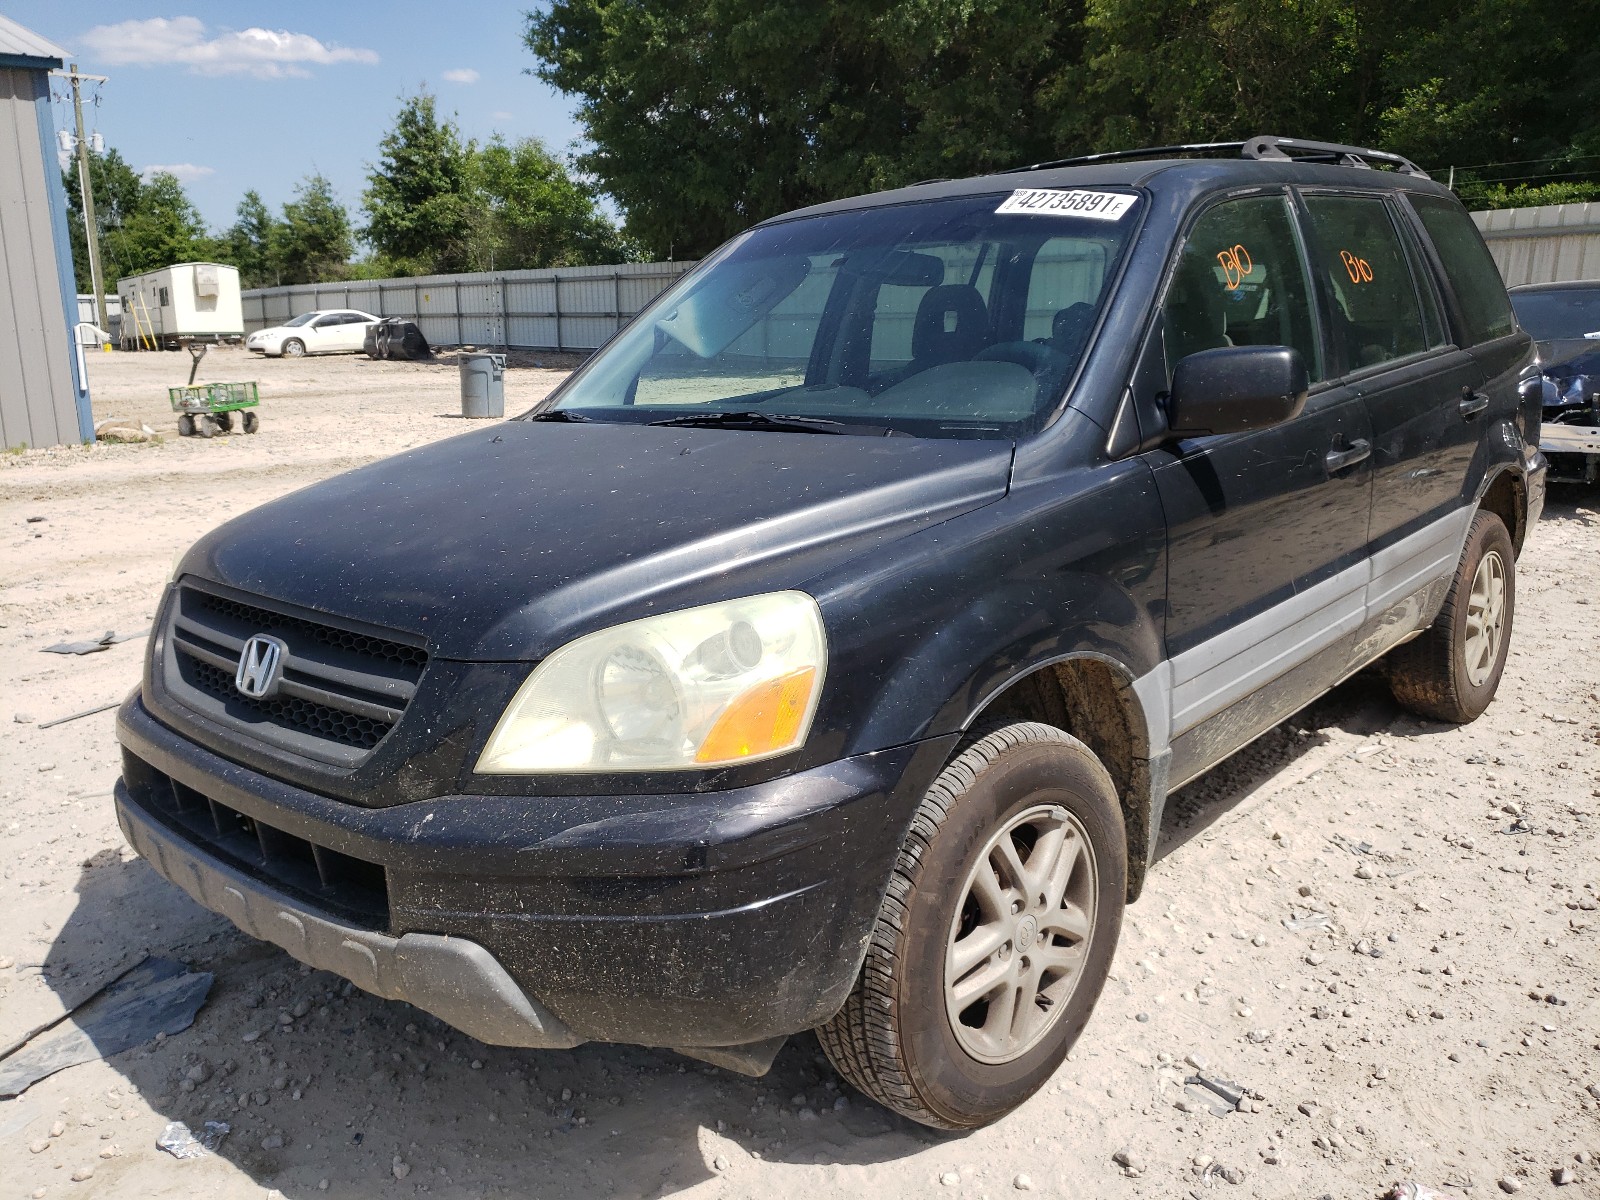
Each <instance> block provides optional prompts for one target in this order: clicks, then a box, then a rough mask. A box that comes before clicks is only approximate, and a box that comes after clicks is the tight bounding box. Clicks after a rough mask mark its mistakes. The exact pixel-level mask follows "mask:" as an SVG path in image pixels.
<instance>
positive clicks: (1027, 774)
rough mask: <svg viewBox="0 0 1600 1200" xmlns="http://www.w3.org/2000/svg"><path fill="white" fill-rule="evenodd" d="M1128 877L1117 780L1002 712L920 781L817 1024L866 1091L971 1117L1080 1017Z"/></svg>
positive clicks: (930, 1113)
mask: <svg viewBox="0 0 1600 1200" xmlns="http://www.w3.org/2000/svg"><path fill="white" fill-rule="evenodd" d="M1126 892H1127V843H1126V835H1125V832H1124V828H1123V823H1122V812H1121V809H1120V807H1119V805H1118V802H1117V793H1116V788H1115V786H1114V785H1113V784H1112V782H1111V778H1110V776H1109V775H1107V774H1106V771H1105V768H1104V767H1103V766H1101V764H1100V761H1099V760H1098V759H1097V758H1095V756H1094V754H1093V753H1091V752H1090V750H1089V748H1088V747H1087V746H1085V745H1084V744H1083V743H1082V742H1080V741H1078V740H1077V739H1076V738H1074V737H1072V736H1070V735H1069V734H1067V733H1065V732H1063V731H1062V730H1059V729H1056V728H1053V727H1052V726H1049V725H1041V724H1035V723H1031V722H1028V723H1019V724H1013V725H1006V726H1003V727H1001V728H998V729H995V730H994V731H993V732H991V733H989V734H987V735H986V736H984V737H982V738H980V739H978V740H977V741H976V742H974V743H973V744H972V745H970V746H968V747H967V748H966V749H965V750H964V751H962V753H961V754H959V755H958V756H957V757H956V758H955V759H954V760H953V761H952V762H951V763H950V764H949V766H947V767H946V768H945V769H944V771H943V772H942V773H941V774H940V776H939V778H938V779H936V780H935V781H934V784H933V786H932V787H931V788H930V789H929V791H928V794H927V796H926V797H925V798H924V799H923V802H922V805H921V807H920V808H919V809H918V810H917V814H916V816H915V817H914V818H913V820H912V823H911V830H910V832H909V834H908V835H907V837H906V840H905V843H904V845H903V846H902V847H901V850H900V855H899V859H898V861H897V862H896V864H895V869H894V873H893V875H892V876H891V878H890V882H889V889H888V893H887V895H886V896H885V897H884V900H883V906H882V908H881V910H880V912H879V915H878V924H877V927H876V928H875V930H874V932H873V935H872V939H871V941H870V943H869V945H868V948H867V956H866V962H865V963H864V964H863V966H862V969H861V975H860V977H859V978H858V979H857V981H856V985H855V988H854V990H853V991H852V992H851V994H850V997H849V999H848V1000H846V1001H845V1005H844V1007H843V1008H842V1009H841V1010H840V1011H839V1013H838V1014H837V1015H835V1016H834V1017H833V1019H832V1020H830V1021H829V1022H828V1023H827V1024H826V1025H824V1026H823V1027H822V1028H821V1029H819V1030H818V1031H817V1033H818V1037H819V1039H820V1040H821V1042H822V1048H823V1050H824V1051H825V1052H826V1053H827V1055H828V1058H829V1059H830V1061H832V1063H833V1065H834V1066H835V1067H836V1068H837V1069H838V1071H839V1072H840V1074H842V1075H843V1076H844V1077H845V1078H846V1079H848V1080H849V1081H850V1082H851V1083H852V1084H854V1085H855V1086H856V1087H858V1088H860V1089H861V1090H862V1091H863V1092H865V1093H866V1094H867V1095H869V1096H871V1097H872V1098H873V1099H874V1100H876V1101H878V1102H879V1103H880V1104H883V1105H884V1106H886V1107H888V1108H892V1109H894V1110H895V1111H896V1112H899V1113H901V1114H902V1115H904V1116H906V1117H909V1118H910V1119H911V1120H913V1121H918V1122H920V1123H922V1124H924V1125H929V1126H932V1127H933V1128H936V1129H974V1128H977V1127H978V1126H981V1125H987V1124H989V1123H990V1122H992V1121H995V1120H998V1119H999V1118H1000V1117H1002V1116H1004V1115H1005V1114H1006V1113H1008V1112H1010V1111H1011V1110H1012V1109H1014V1108H1016V1107H1017V1106H1018V1105H1020V1104H1021V1103H1023V1101H1025V1100H1027V1099H1028V1097H1030V1096H1032V1095H1033V1094H1034V1093H1035V1092H1036V1091H1038V1090H1039V1089H1040V1088H1041V1087H1042V1086H1044V1084H1045V1082H1046V1081H1047V1080H1049V1078H1050V1076H1051V1075H1053V1074H1054V1073H1055V1071H1056V1068H1057V1067H1059V1066H1060V1064H1061V1061H1062V1059H1064V1058H1065V1057H1066V1054H1067V1051H1068V1050H1070V1049H1071V1048H1072V1045H1073V1043H1074V1042H1075V1041H1077V1039H1078V1035H1079V1034H1080V1033H1082V1031H1083V1027H1084V1025H1085V1024H1086V1023H1087V1021H1088V1019H1089V1014H1090V1012H1091V1011H1092V1010H1093V1008H1094V1004H1095V1001H1096V999H1098V997H1099V995H1100V989H1101V988H1102V986H1103V985H1104V983H1105V979H1106V974H1107V972H1108V971H1109V970H1110V966H1111V957H1112V954H1113V952H1114V951H1115V950H1116V943H1117V935H1118V933H1119V931H1120V929H1121V925H1122V911H1123V907H1124V904H1125V902H1126Z"/></svg>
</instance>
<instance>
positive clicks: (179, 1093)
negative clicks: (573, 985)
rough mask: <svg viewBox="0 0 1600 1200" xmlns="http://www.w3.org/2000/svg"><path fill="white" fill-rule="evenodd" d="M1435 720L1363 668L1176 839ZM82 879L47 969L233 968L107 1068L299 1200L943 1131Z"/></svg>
mask: <svg viewBox="0 0 1600 1200" xmlns="http://www.w3.org/2000/svg"><path fill="white" fill-rule="evenodd" d="M1595 500H1596V497H1595V496H1593V495H1592V494H1590V493H1587V492H1578V493H1570V494H1569V493H1567V492H1558V493H1556V494H1553V495H1552V498H1551V502H1550V505H1549V507H1547V509H1546V519H1547V520H1552V521H1562V522H1567V521H1578V522H1581V523H1583V524H1585V525H1588V526H1593V525H1595V524H1600V519H1597V517H1596V515H1595V511H1594V507H1593V506H1594V503H1595ZM1586 506H1588V507H1586ZM1438 728H1442V727H1437V726H1432V725H1431V724H1430V723H1427V722H1422V721H1419V720H1417V719H1416V718H1413V717H1410V716H1407V715H1405V714H1404V713H1402V711H1401V710H1400V709H1399V708H1398V706H1396V705H1395V703H1394V701H1393V700H1392V699H1391V698H1390V697H1389V694H1388V691H1387V688H1386V687H1385V685H1384V683H1383V680H1382V678H1381V675H1380V674H1379V672H1378V671H1376V670H1369V671H1366V672H1363V673H1362V674H1360V675H1358V676H1356V677H1355V678H1354V679H1352V680H1350V681H1349V682H1347V683H1345V684H1344V685H1342V686H1341V687H1339V688H1337V689H1335V690H1334V691H1333V692H1331V693H1329V694H1328V695H1327V696H1325V697H1323V698H1322V699H1320V700H1318V701H1317V702H1315V703H1314V704H1312V705H1310V706H1308V707H1307V708H1306V709H1304V710H1302V711H1301V712H1299V713H1297V714H1296V715H1295V716H1293V717H1291V718H1289V719H1288V720H1287V721H1285V722H1283V723H1282V724H1280V725H1278V726H1277V727H1275V728H1274V729H1272V730H1270V731H1269V732H1268V733H1267V734H1265V735H1264V736H1263V737H1261V738H1259V739H1257V741H1256V742H1254V743H1252V745H1251V746H1250V747H1247V748H1246V749H1245V750H1244V751H1242V752H1241V753H1240V754H1238V755H1236V756H1234V757H1233V758H1231V759H1230V760H1228V761H1227V762H1225V763H1224V764H1222V765H1221V766H1219V767H1217V768H1216V769H1214V770H1212V771H1211V772H1209V773H1208V774H1206V775H1205V776H1203V777H1201V778H1200V779H1199V780H1197V781H1196V782H1194V783H1192V784H1190V785H1189V786H1187V787H1185V788H1183V789H1181V790H1180V791H1178V792H1177V793H1175V794H1174V795H1173V797H1172V798H1171V800H1170V801H1169V803H1168V806H1167V816H1166V821H1165V823H1164V827H1163V834H1162V839H1161V845H1162V853H1163V855H1165V854H1168V853H1171V852H1172V850H1174V849H1175V848H1177V847H1179V846H1181V845H1183V844H1184V843H1185V842H1187V841H1189V840H1190V839H1192V838H1193V837H1195V836H1197V835H1198V834H1200V833H1202V832H1204V831H1205V830H1206V829H1207V828H1209V827H1211V826H1213V825H1214V824H1215V823H1216V822H1217V821H1219V820H1220V819H1222V818H1223V817H1224V816H1226V815H1227V814H1228V813H1229V812H1231V811H1233V809H1235V808H1236V807H1237V806H1238V805H1239V804H1240V803H1242V802H1243V801H1244V800H1245V799H1246V798H1248V797H1249V796H1250V795H1251V794H1252V793H1254V792H1255V791H1256V790H1257V789H1258V788H1259V787H1261V786H1262V785H1264V784H1265V785H1268V786H1270V785H1271V784H1272V782H1273V781H1274V780H1276V779H1282V778H1285V777H1288V776H1292V774H1293V772H1294V771H1295V769H1296V767H1297V766H1299V765H1301V764H1303V762H1304V760H1305V758H1306V756H1307V755H1309V754H1311V753H1313V752H1315V751H1316V750H1318V749H1319V748H1321V747H1324V746H1326V745H1328V744H1329V743H1330V741H1331V740H1332V739H1333V737H1334V734H1335V731H1340V732H1342V733H1345V734H1370V733H1372V732H1375V731H1377V730H1380V729H1388V730H1390V731H1391V732H1392V733H1394V734H1396V735H1398V736H1401V737H1406V736H1423V735H1425V734H1427V733H1428V732H1429V731H1430V730H1434V729H1438ZM1158 869H1159V868H1158ZM77 892H78V903H77V906H76V908H75V910H74V912H73V914H72V917H71V919H70V920H69V921H68V923H67V925H66V926H65V928H63V929H62V930H61V932H60V935H59V936H58V937H57V939H56V941H55V943H54V945H53V946H52V949H51V951H50V954H49V956H48V959H47V961H46V963H45V964H44V968H43V969H44V974H45V977H46V979H47V980H49V981H52V986H56V984H55V982H54V981H58V980H59V981H63V983H62V985H61V986H62V987H63V990H65V983H64V981H67V980H73V981H75V986H76V987H77V988H79V989H80V990H81V987H82V979H83V976H84V968H83V963H84V960H85V955H92V958H93V960H94V961H95V962H97V963H102V964H110V963H116V962H123V961H127V960H129V959H131V958H134V957H136V956H137V955H138V954H139V953H140V952H145V951H147V952H149V953H153V954H163V955H167V956H171V957H175V958H179V959H182V960H184V961H186V962H188V963H190V964H191V965H192V966H194V967H195V968H196V969H204V970H209V971H213V972H215V974H216V983H215V986H214V988H213V991H212V993H211V997H210V999H209V1001H208V1003H207V1004H206V1005H205V1007H204V1008H202V1009H201V1011H200V1013H199V1016H198V1018H197V1019H196V1021H195V1024H194V1026H193V1028H191V1029H190V1030H188V1031H187V1032H185V1033H183V1034H180V1035H178V1036H176V1037H172V1038H169V1039H167V1040H166V1041H165V1042H164V1043H162V1044H159V1045H152V1046H147V1047H144V1048H142V1049H139V1050H134V1051H129V1052H127V1053H124V1054H121V1055H118V1056H116V1057H115V1058H113V1059H112V1060H111V1065H112V1066H113V1068H114V1069H116V1070H117V1071H119V1072H120V1073H122V1074H123V1075H124V1076H125V1077H126V1078H127V1079H128V1080H129V1081H130V1082H131V1083H132V1084H133V1085H134V1086H135V1087H137V1089H138V1091H139V1092H140V1094H141V1095H142V1096H143V1097H144V1098H145V1100H146V1101H147V1102H148V1103H149V1104H150V1105H151V1106H152V1107H153V1108H154V1109H155V1110H156V1111H157V1112H158V1113H159V1114H161V1116H162V1117H163V1118H164V1119H165V1120H182V1121H185V1122H187V1123H188V1124H189V1125H190V1126H191V1127H192V1128H196V1129H198V1128H200V1127H201V1126H202V1124H203V1123H204V1122H205V1121H207V1120H221V1121H227V1122H229V1124H230V1125H231V1126H232V1130H233V1132H232V1133H231V1134H230V1136H229V1137H228V1138H227V1139H226V1140H225V1141H224V1142H223V1143H222V1146H221V1149H220V1151H219V1153H220V1154H221V1155H222V1156H223V1157H224V1158H226V1159H228V1160H230V1161H231V1162H232V1163H234V1164H235V1165H236V1166H237V1167H238V1168H239V1169H241V1170H242V1171H244V1172H245V1173H246V1174H247V1175H248V1176H249V1177H250V1178H251V1179H252V1180H254V1181H256V1182H257V1183H259V1184H261V1185H263V1186H264V1187H268V1188H275V1189H278V1190H279V1191H281V1192H282V1193H283V1194H284V1195H285V1196H286V1197H290V1198H293V1200H298V1198H300V1197H312V1196H320V1195H323V1194H336V1195H356V1196H364V1195H368V1194H372V1195H378V1194H392V1193H393V1189H394V1186H395V1175H396V1163H397V1162H398V1163H400V1164H402V1165H401V1167H400V1168H399V1169H400V1171H401V1172H402V1173H403V1174H404V1176H405V1180H406V1186H408V1187H416V1188H419V1189H420V1188H421V1187H426V1188H427V1190H428V1191H429V1193H430V1194H431V1195H438V1196H458V1195H461V1196H464V1195H474V1196H477V1195H483V1194H485V1193H489V1194H492V1193H495V1192H500V1191H504V1192H506V1193H508V1194H515V1195H518V1196H529V1197H545V1196H549V1197H557V1196H559V1197H568V1196H574V1195H603V1196H634V1197H654V1196H670V1195H672V1194H674V1193H676V1192H678V1191H681V1190H683V1189H685V1188H688V1187H691V1186H693V1185H695V1184H697V1183H700V1182H702V1181H704V1180H706V1179H708V1178H710V1177H711V1176H712V1175H714V1174H715V1173H717V1172H718V1171H719V1170H723V1169H727V1170H731V1171H732V1172H733V1174H732V1176H731V1177H730V1182H733V1183H734V1184H735V1186H736V1187H737V1186H738V1183H737V1180H738V1177H739V1176H738V1173H739V1172H740V1171H741V1170H742V1169H744V1168H745V1166H746V1165H747V1160H748V1158H749V1157H750V1156H759V1157H761V1158H763V1159H767V1160H772V1161H777V1162H784V1163H800V1164H807V1165H811V1164H823V1165H826V1166H828V1167H830V1168H833V1169H835V1170H839V1169H844V1168H848V1167H850V1166H851V1165H856V1164H868V1163H880V1162H886V1161H892V1160H896V1159H899V1158H903V1157H906V1156H909V1155H911V1154H914V1153H916V1152H917V1151H919V1150H921V1149H923V1148H925V1147H926V1146H928V1145H930V1144H932V1143H934V1142H936V1141H937V1140H938V1138H939V1135H936V1134H933V1133H931V1132H929V1131H928V1130H925V1129H922V1128H921V1127H919V1126H915V1125H913V1124H910V1123H908V1122H906V1121H903V1120H901V1119H900V1118H898V1117H895V1116H893V1115H892V1114H890V1113H888V1112H886V1111H885V1110H883V1109H882V1108H880V1107H878V1106H877V1105H875V1104H873V1103H871V1102H870V1101H867V1100H865V1099H863V1098H862V1097H861V1096H859V1095H857V1094H856V1093H854V1092H852V1091H851V1090H850V1089H849V1087H848V1085H846V1084H844V1082H843V1081H842V1080H841V1079H840V1078H839V1077H838V1076H837V1075H836V1074H835V1072H834V1071H833V1070H832V1068H831V1067H830V1066H829V1065H828V1063H827V1061H826V1060H825V1059H824V1058H823V1056H822V1054H821V1051H820V1049H819V1047H818V1045H817V1043H816V1040H815V1039H814V1037H812V1036H811V1035H804V1036H800V1037H797V1038H795V1039H792V1040H791V1042H790V1044H789V1046H788V1047H787V1048H786V1049H785V1050H784V1051H783V1053H782V1054H781V1055H780V1056H779V1058H778V1061H777V1063H776V1065H775V1067H774V1069H773V1071H772V1073H771V1074H770V1075H768V1076H767V1077H765V1078H763V1079H759V1080H753V1079H746V1078H744V1077H741V1076H738V1075H735V1074H732V1073H730V1072H727V1071H723V1070H720V1069H718V1068H714V1067H709V1066H705V1065H702V1064H698V1063H694V1062H691V1061H689V1060H686V1059H682V1058H679V1057H678V1056H676V1055H674V1054H672V1053H670V1052H668V1051H665V1050H648V1049H642V1048H637V1047H626V1046H584V1047H580V1048H578V1049H577V1050H573V1051H566V1052H540V1051H524V1050H506V1049H500V1048H494V1047H487V1046H483V1045H481V1044H479V1043H477V1042H475V1041H473V1040H472V1039H470V1038H467V1037H465V1036H463V1035H462V1034H460V1033H457V1032H455V1031H454V1030H452V1029H449V1028H447V1027H445V1026H444V1025H442V1024H441V1023H440V1022H438V1021H437V1020H435V1019H434V1018H432V1017H430V1016H428V1015H426V1014H424V1013H422V1012H419V1011H418V1010H416V1009H413V1008H411V1007H409V1006H407V1005H405V1004H400V1003H394V1002H388V1001H383V1000H379V999H376V998H374V997H371V996H368V995H366V994H364V993H362V992H360V991H357V990H355V989H354V988H352V987H350V986H349V985H347V984H345V983H344V981H342V980H340V979H339V978H337V977H335V976H333V975H330V974H327V973H325V972H320V971H312V970H310V969H309V968H305V967H303V966H301V965H300V964H299V963H297V962H295V961H294V960H293V959H291V958H289V957H288V956H286V955H284V954H283V953H281V952H280V951H278V950H277V949H276V948H274V947H271V946H267V945H264V944H261V943H257V942H253V941H251V940H250V939H248V938H246V937H244V936H243V935H241V934H239V933H237V932H236V931H235V930H233V928H232V927H231V926H230V925H228V924H227V923H226V922H225V921H222V920H220V919H219V918H216V917H213V916H211V915H210V914H208V913H205V912H203V911H202V910H200V909H199V908H197V907H196V906H195V905H194V904H193V903H192V902H191V901H190V900H189V899H188V897H186V896H185V895H184V894H183V893H181V892H180V891H179V890H178V889H177V888H175V887H172V886H171V885H169V884H167V883H166V882H165V881H163V880H161V879H160V878H158V877H157V876H156V875H155V874H154V873H153V872H152V871H151V870H150V869H149V868H148V867H147V866H146V865H145V864H144V863H143V862H142V861H138V860H135V861H132V862H121V861H120V860H114V861H110V862H103V863H100V864H98V865H93V866H88V865H86V866H84V867H83V868H82V869H81V875H80V878H79V881H78V885H77ZM618 953H619V954H625V953H627V947H626V946H619V947H618ZM63 999H64V1000H65V999H66V997H65V995H63ZM79 999H81V997H79ZM719 1158H725V1159H727V1160H728V1161H727V1163H726V1164H719V1161H718V1160H719ZM745 1178H746V1179H748V1176H746V1177H745ZM841 1178H843V1177H841ZM323 1180H328V1181H329V1192H328V1193H324V1192H322V1191H321V1190H320V1189H319V1184H320V1183H321V1181H323Z"/></svg>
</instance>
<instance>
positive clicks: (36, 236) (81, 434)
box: [0, 66, 94, 448]
mask: <svg viewBox="0 0 1600 1200" xmlns="http://www.w3.org/2000/svg"><path fill="white" fill-rule="evenodd" d="M53 140H54V138H53V134H52V122H51V118H50V90H49V81H48V76H47V75H46V73H45V70H44V69H43V68H40V69H35V68H33V67H24V66H0V447H7V448H9V447H13V446H19V445H24V444H25V445H28V446H54V445H59V444H61V443H63V442H77V441H81V440H83V439H86V438H89V437H92V436H93V435H94V426H93V422H92V420H91V419H90V415H89V394H88V390H87V388H86V387H80V379H79V377H78V371H79V362H78V357H77V349H76V347H75V346H73V345H72V342H71V339H70V337H69V334H68V330H69V329H70V328H71V326H72V324H73V323H74V322H75V321H76V319H77V303H76V300H75V292H74V290H73V286H72V259H71V249H70V247H69V245H68V242H67V228H66V195H65V193H64V192H63V191H62V188H61V176H60V173H59V172H58V171H57V170H56V163H55V154H54V151H53V149H52V148H50V147H49V143H51V142H52V141H53Z"/></svg>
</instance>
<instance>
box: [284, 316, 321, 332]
mask: <svg viewBox="0 0 1600 1200" xmlns="http://www.w3.org/2000/svg"><path fill="white" fill-rule="evenodd" d="M321 315H322V314H321V313H320V312H308V313H301V314H300V315H299V316H298V317H294V318H291V319H290V320H287V321H285V322H284V323H283V327H284V328H285V329H294V328H297V327H298V326H301V325H309V324H310V323H311V322H312V321H315V320H316V319H317V318H318V317H320V316H321Z"/></svg>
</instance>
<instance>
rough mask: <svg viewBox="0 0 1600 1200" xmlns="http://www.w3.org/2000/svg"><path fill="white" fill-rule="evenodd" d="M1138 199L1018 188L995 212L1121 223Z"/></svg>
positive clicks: (1115, 195) (1109, 194) (1092, 193)
mask: <svg viewBox="0 0 1600 1200" xmlns="http://www.w3.org/2000/svg"><path fill="white" fill-rule="evenodd" d="M1138 199H1139V197H1137V196H1129V195H1125V194H1124V193H1122V192H1063V191H1059V190H1057V189H1054V188H1018V189H1017V190H1016V191H1014V192H1012V193H1011V195H1010V196H1009V197H1007V198H1006V200H1005V202H1004V203H1003V204H1001V205H1000V207H999V208H997V209H995V210H994V211H995V212H997V213H1036V214H1041V215H1050V216H1060V217H1092V218H1094V219H1095V220H1096V221H1120V220H1121V219H1122V214H1123V213H1125V212H1127V211H1128V210H1129V209H1130V208H1132V207H1133V206H1134V203H1135V202H1136V201H1137V200H1138Z"/></svg>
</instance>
